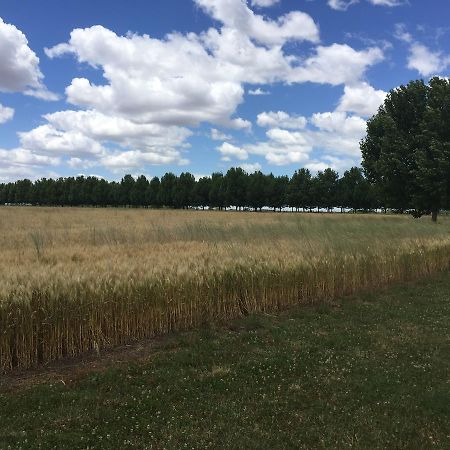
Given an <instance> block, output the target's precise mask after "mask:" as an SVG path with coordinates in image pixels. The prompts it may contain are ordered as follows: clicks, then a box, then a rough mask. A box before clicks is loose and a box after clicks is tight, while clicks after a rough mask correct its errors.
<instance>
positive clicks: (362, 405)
mask: <svg viewBox="0 0 450 450" xmlns="http://www.w3.org/2000/svg"><path fill="white" fill-rule="evenodd" d="M449 292H450V277H449V275H448V274H443V275H440V276H437V277H432V278H431V279H428V280H427V281H426V282H425V281H424V282H415V283H409V284H406V285H405V284H402V285H399V286H396V287H391V288H389V289H386V290H382V291H380V292H378V293H376V294H373V293H364V294H360V295H358V296H355V297H352V298H348V297H347V298H344V299H336V300H335V301H333V302H332V303H330V304H329V305H318V306H300V307H294V308H291V309H290V310H289V311H288V312H287V313H280V314H276V315H273V314H270V315H268V314H258V315H250V316H248V317H246V318H241V319H238V320H234V321H231V322H230V323H229V324H228V325H227V326H226V327H214V326H209V327H202V328H200V329H199V330H197V331H192V332H183V333H172V334H171V335H170V336H167V337H166V338H164V339H160V340H156V341H155V340H151V341H148V342H145V343H143V344H140V345H138V346H135V347H131V348H126V349H125V350H124V351H123V350H120V351H118V352H117V353H113V354H112V355H107V358H106V359H105V360H97V361H96V360H95V359H94V360H93V361H92V362H90V363H86V361H84V362H83V361H77V360H73V361H71V362H70V364H67V365H64V366H61V365H60V364H58V365H56V364H55V365H54V366H51V367H50V369H44V370H41V371H37V372H31V373H29V372H27V375H26V376H25V378H22V377H20V378H17V377H16V376H5V377H3V378H2V377H0V418H1V420H0V448H1V449H14V450H19V449H24V450H25V449H37V448H40V449H54V448H57V449H70V450H77V449H88V448H91V449H92V448H95V449H105V450H106V449H107V450H114V449H181V448H190V449H207V448H211V449H242V448H245V449H290V448H295V449H319V448H323V449H339V450H341V449H350V448H352V449H386V448H395V449H408V450H409V449H432V448H436V449H444V448H446V449H448V448H450V385H449V373H450V347H449V342H450V302H449ZM128 354H129V355H128ZM127 355H128V356H127ZM92 366H94V367H95V368H93V367H92ZM22 376H23V374H22Z"/></svg>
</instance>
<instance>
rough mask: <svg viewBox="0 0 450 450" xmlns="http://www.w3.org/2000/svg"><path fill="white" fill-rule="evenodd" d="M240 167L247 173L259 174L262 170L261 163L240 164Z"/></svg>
mask: <svg viewBox="0 0 450 450" xmlns="http://www.w3.org/2000/svg"><path fill="white" fill-rule="evenodd" d="M239 167H240V168H241V169H243V170H245V171H246V172H247V173H253V172H258V171H259V170H261V168H262V167H261V164H260V163H244V164H240V165H239Z"/></svg>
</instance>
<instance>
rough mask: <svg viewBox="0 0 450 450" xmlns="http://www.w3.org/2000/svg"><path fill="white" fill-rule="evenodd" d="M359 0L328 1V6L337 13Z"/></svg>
mask: <svg viewBox="0 0 450 450" xmlns="http://www.w3.org/2000/svg"><path fill="white" fill-rule="evenodd" d="M358 2H359V0H328V6H329V7H330V8H332V9H335V10H337V11H346V10H347V9H348V8H349V7H350V6H351V5H353V4H355V3H358Z"/></svg>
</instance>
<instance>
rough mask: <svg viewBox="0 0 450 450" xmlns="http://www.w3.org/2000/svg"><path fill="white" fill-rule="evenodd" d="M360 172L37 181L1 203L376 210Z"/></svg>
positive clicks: (16, 186) (3, 194)
mask: <svg viewBox="0 0 450 450" xmlns="http://www.w3.org/2000/svg"><path fill="white" fill-rule="evenodd" d="M372 194H373V192H372V189H371V186H370V185H369V184H368V181H367V180H366V179H365V178H364V177H363V175H362V171H361V169H359V168H356V167H354V168H352V169H351V170H349V171H347V172H345V173H344V176H343V177H342V178H341V179H339V176H338V174H337V172H335V171H334V170H332V169H326V170H324V171H323V172H319V173H317V175H316V176H312V175H311V173H310V172H309V170H307V169H299V170H298V171H296V172H295V173H294V174H293V175H292V177H291V178H289V177H288V176H285V175H281V176H275V175H273V174H268V175H266V174H263V173H262V172H260V171H258V172H254V173H252V174H248V173H246V172H245V171H244V170H242V169H241V168H232V169H230V170H228V172H227V173H226V174H225V175H224V174H222V173H213V174H212V175H211V177H202V178H200V179H199V180H198V181H196V180H195V178H194V176H193V175H192V174H190V173H188V172H184V173H182V174H180V175H179V176H177V175H175V174H173V173H170V172H169V173H166V174H165V175H164V176H162V177H161V179H159V178H158V177H154V178H152V179H151V180H150V181H149V180H148V179H147V178H146V177H145V176H144V175H141V176H139V177H137V178H134V177H132V176H131V175H125V176H124V177H123V178H122V180H121V181H120V182H116V181H112V182H109V181H107V180H104V179H101V178H96V177H84V176H79V177H76V178H73V177H68V178H58V179H56V180H53V179H47V178H42V179H40V180H37V181H35V182H32V181H30V180H19V181H16V182H14V183H6V184H0V204H5V203H12V204H33V205H58V206H131V207H153V208H160V207H166V208H188V207H197V208H218V209H224V208H228V207H235V208H236V209H243V208H248V209H253V210H258V209H259V210H260V209H262V208H263V207H268V208H272V209H274V210H275V209H282V208H284V207H291V208H292V209H296V210H299V209H300V208H302V209H303V210H305V209H312V208H327V209H328V210H331V209H332V208H333V207H340V208H348V209H352V210H355V211H356V210H358V209H359V210H361V209H364V210H369V209H373V208H374V207H375V206H376V205H377V202H378V200H377V199H376V198H375V197H374V196H373V195H372Z"/></svg>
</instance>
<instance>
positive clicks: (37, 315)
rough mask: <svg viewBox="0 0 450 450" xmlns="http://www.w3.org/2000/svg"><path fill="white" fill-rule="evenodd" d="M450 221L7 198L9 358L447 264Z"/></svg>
mask: <svg viewBox="0 0 450 450" xmlns="http://www.w3.org/2000/svg"><path fill="white" fill-rule="evenodd" d="M449 232H450V221H449V220H447V219H445V218H444V219H443V220H441V223H440V224H438V225H432V224H431V223H429V222H428V221H422V220H421V221H414V220H413V219H411V218H410V217H401V216H384V215H338V214H288V213H284V214H273V213H259V214H258V213H234V212H230V213H220V212H202V211H165V210H163V211H153V210H144V209H90V208H73V209H69V208H0V248H1V261H0V280H1V285H0V370H9V369H11V368H14V367H18V368H27V367H31V366H34V365H36V364H39V363H43V362H48V361H52V360H56V359H58V358H62V357H65V356H75V355H79V354H81V353H83V352H87V351H91V350H99V349H101V348H106V347H112V346H115V345H120V344H123V343H126V342H130V341H133V340H139V339H143V338H148V337H151V336H153V335H156V334H162V333H167V332H169V331H171V330H180V329H187V328H192V327H195V326H198V325H199V324H201V323H203V322H205V321H226V320H228V319H230V318H233V317H236V316H239V315H242V314H248V313H251V312H257V311H273V310H277V309H282V308H286V307H288V306H290V305H294V304H299V303H312V302H316V301H324V300H327V299H331V298H335V297H336V296H340V295H344V294H350V293H353V292H356V291H358V290H361V289H368V288H376V287H379V286H384V285H387V284H389V283H392V282H395V281H400V280H408V279H412V278H416V277H421V276H425V275H427V274H430V273H433V272H436V271H440V270H446V269H448V267H449V263H450V233H449Z"/></svg>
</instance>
